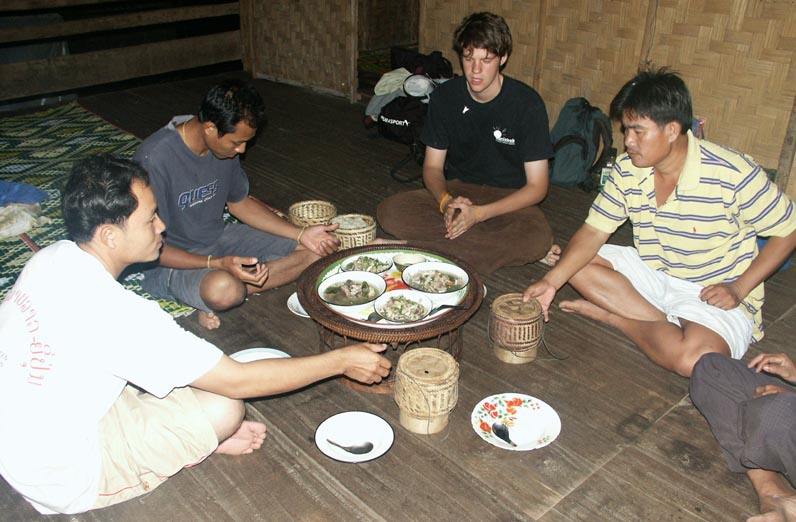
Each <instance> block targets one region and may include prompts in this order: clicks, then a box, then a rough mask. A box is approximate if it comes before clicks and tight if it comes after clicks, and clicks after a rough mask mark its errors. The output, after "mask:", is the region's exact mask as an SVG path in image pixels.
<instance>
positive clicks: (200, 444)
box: [94, 385, 218, 509]
mask: <svg viewBox="0 0 796 522" xmlns="http://www.w3.org/2000/svg"><path fill="white" fill-rule="evenodd" d="M100 441H101V444H102V448H101V450H102V477H101V478H100V484H99V496H98V497H97V502H96V504H95V505H94V508H95V509H96V508H101V507H106V506H110V505H113V504H118V503H119V502H123V501H125V500H130V499H131V498H135V497H137V496H140V495H143V494H144V493H147V492H149V491H152V490H153V489H155V488H156V487H158V486H159V485H161V484H162V483H163V482H165V481H166V479H168V478H169V477H170V476H172V475H174V474H175V473H177V472H178V471H180V470H181V469H182V468H184V467H187V466H192V465H194V464H198V463H199V462H201V461H202V460H204V459H205V457H207V456H208V455H209V454H210V453H212V452H213V451H214V450H215V449H216V447H217V446H218V438H217V437H216V433H215V431H214V430H213V426H212V425H211V424H210V422H209V421H208V419H207V416H206V415H205V413H204V410H203V409H202V406H201V405H200V404H199V401H198V400H197V399H196V397H195V396H194V393H193V390H191V388H190V387H184V388H176V389H175V390H173V391H172V392H171V393H170V394H169V395H168V396H166V397H164V398H163V399H158V398H157V397H155V396H153V395H150V394H148V393H146V392H142V391H140V390H138V389H137V388H135V387H133V386H130V385H127V387H125V389H124V391H123V392H122V394H121V395H120V396H119V398H118V399H117V400H116V402H115V403H114V405H113V407H112V408H111V409H110V410H109V411H108V413H107V414H106V415H105V417H104V418H103V419H102V422H101V424H100Z"/></svg>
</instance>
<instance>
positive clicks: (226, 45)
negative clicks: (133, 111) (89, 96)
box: [0, 31, 241, 100]
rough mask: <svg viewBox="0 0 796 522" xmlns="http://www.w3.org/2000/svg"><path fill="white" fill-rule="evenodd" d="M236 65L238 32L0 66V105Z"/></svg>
mask: <svg viewBox="0 0 796 522" xmlns="http://www.w3.org/2000/svg"><path fill="white" fill-rule="evenodd" d="M240 59H241V42H240V31H229V32H225V33H217V34H213V35H208V36H199V37H194V38H182V39H179V40H172V41H170V42H159V43H152V44H144V45H137V46H131V47H121V48H118V49H109V50H105V51H96V52H89V53H81V54H73V55H68V56H61V57H57V58H48V59H44V60H32V61H28V62H19V63H11V64H5V65H0V78H3V82H2V83H0V100H12V99H16V98H25V97H29V96H36V95H42V94H48V93H56V92H63V91H69V90H73V89H77V88H80V87H86V86H90V85H99V84H103V83H110V82H116V81H122V80H129V79H131V78H138V77H142V76H151V75H154V74H161V73H166V72H171V71H178V70H182V69H190V68H193V67H201V66H204V65H212V64H216V63H223V62H231V61H235V60H240Z"/></svg>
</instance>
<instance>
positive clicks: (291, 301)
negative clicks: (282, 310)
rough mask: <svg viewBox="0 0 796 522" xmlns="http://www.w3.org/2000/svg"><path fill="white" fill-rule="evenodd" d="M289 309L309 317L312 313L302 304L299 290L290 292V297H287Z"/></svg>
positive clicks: (301, 315)
mask: <svg viewBox="0 0 796 522" xmlns="http://www.w3.org/2000/svg"><path fill="white" fill-rule="evenodd" d="M287 309H288V310H290V311H291V312H293V313H294V314H296V315H297V316H299V317H309V316H310V314H308V313H307V311H306V310H304V307H303V306H301V302H300V301H299V298H298V292H293V293H292V294H290V297H288V298H287Z"/></svg>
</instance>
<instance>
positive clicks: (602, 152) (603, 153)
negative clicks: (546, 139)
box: [550, 98, 614, 190]
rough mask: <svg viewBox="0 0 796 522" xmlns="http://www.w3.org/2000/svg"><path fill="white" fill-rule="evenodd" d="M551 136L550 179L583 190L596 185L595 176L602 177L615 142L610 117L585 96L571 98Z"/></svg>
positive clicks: (559, 116) (558, 183)
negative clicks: (601, 174) (604, 165)
mask: <svg viewBox="0 0 796 522" xmlns="http://www.w3.org/2000/svg"><path fill="white" fill-rule="evenodd" d="M550 138H551V139H552V141H553V159H552V160H550V182H551V183H553V184H554V185H559V186H562V187H575V186H580V187H581V188H583V189H584V190H592V189H593V188H595V187H596V184H595V183H594V179H595V178H599V173H600V169H601V167H602V166H603V164H604V163H605V162H606V160H607V158H608V156H609V154H610V151H611V147H612V145H613V141H614V140H613V132H612V129H611V120H610V119H609V118H608V116H607V115H606V114H605V113H604V112H603V111H601V110H600V109H599V108H598V107H593V106H592V105H591V104H590V103H589V102H588V100H586V98H572V99H570V100H567V102H566V103H565V104H564V107H562V109H561V113H560V114H559V115H558V120H556V124H555V125H554V126H553V130H552V131H550ZM598 154H599V157H598Z"/></svg>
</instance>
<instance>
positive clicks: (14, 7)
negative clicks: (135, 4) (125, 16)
mask: <svg viewBox="0 0 796 522" xmlns="http://www.w3.org/2000/svg"><path fill="white" fill-rule="evenodd" d="M127 1H128V0H3V1H2V2H0V13H2V12H6V11H33V10H40V9H55V8H56V7H74V6H76V5H97V4H110V3H111V2H127Z"/></svg>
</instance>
